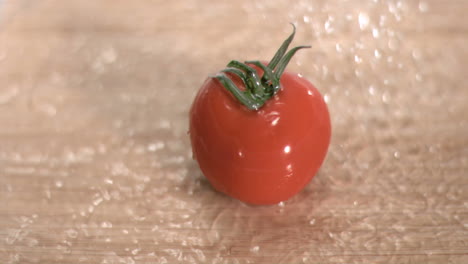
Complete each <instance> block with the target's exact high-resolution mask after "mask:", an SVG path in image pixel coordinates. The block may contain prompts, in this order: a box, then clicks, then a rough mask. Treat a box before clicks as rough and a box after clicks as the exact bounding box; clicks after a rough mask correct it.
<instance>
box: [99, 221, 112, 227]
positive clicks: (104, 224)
mask: <svg viewBox="0 0 468 264" xmlns="http://www.w3.org/2000/svg"><path fill="white" fill-rule="evenodd" d="M101 227H102V228H112V223H111V222H107V221H104V222H102V223H101Z"/></svg>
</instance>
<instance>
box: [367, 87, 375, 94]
mask: <svg viewBox="0 0 468 264" xmlns="http://www.w3.org/2000/svg"><path fill="white" fill-rule="evenodd" d="M368 91H369V94H370V95H375V87H374V86H373V85H371V86H369V90H368Z"/></svg>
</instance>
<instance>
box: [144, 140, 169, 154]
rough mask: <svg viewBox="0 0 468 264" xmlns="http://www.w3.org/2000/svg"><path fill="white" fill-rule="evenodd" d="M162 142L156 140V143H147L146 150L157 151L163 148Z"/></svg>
mask: <svg viewBox="0 0 468 264" xmlns="http://www.w3.org/2000/svg"><path fill="white" fill-rule="evenodd" d="M164 145H165V144H164V142H161V141H160V142H156V143H151V144H149V145H148V147H147V149H148V151H150V152H155V151H158V150H161V149H163V148H164Z"/></svg>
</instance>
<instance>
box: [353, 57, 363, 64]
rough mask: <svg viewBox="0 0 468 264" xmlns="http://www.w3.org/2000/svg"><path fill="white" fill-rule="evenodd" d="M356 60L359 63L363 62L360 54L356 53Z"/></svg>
mask: <svg viewBox="0 0 468 264" xmlns="http://www.w3.org/2000/svg"><path fill="white" fill-rule="evenodd" d="M354 62H356V63H357V64H359V63H361V62H362V58H361V57H359V56H358V55H354Z"/></svg>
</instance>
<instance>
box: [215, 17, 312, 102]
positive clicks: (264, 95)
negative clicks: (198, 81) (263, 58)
mask: <svg viewBox="0 0 468 264" xmlns="http://www.w3.org/2000/svg"><path fill="white" fill-rule="evenodd" d="M291 25H292V26H293V32H292V33H291V35H290V36H289V37H288V38H287V39H286V40H285V41H284V42H283V43H282V44H281V46H280V48H279V49H278V51H276V53H275V56H273V58H272V59H271V61H270V63H268V65H264V64H263V63H261V62H260V61H245V62H244V63H242V62H240V61H237V60H232V61H230V62H229V63H228V64H227V66H226V67H227V68H226V69H224V70H222V71H221V72H220V73H218V74H217V75H216V76H213V77H214V78H216V79H217V80H218V81H219V82H221V84H222V85H223V86H224V88H226V89H227V90H228V91H229V92H231V93H232V94H233V95H234V97H236V98H237V99H238V100H239V101H240V102H241V103H242V104H244V105H245V106H246V107H247V108H248V109H250V110H259V109H260V108H261V107H262V106H263V105H264V104H265V102H266V101H267V100H269V99H270V98H272V97H273V96H274V95H275V94H276V93H277V92H278V91H279V90H280V88H281V86H280V78H281V75H282V74H283V72H284V70H285V69H286V66H287V65H288V63H289V61H290V60H291V58H292V57H293V56H294V54H295V53H296V52H297V51H298V50H300V49H304V48H310V47H311V46H297V47H294V48H292V49H291V50H289V51H287V50H288V47H289V44H291V42H292V40H293V38H294V35H295V34H296V27H295V26H294V24H291ZM248 64H251V65H254V66H256V67H258V68H260V69H261V70H262V71H263V76H262V77H260V76H259V75H258V73H257V71H256V70H255V69H254V68H252V67H251V66H249V65H248ZM226 73H231V74H233V75H235V76H237V77H239V78H240V79H241V80H242V82H243V83H244V86H245V90H241V89H239V87H237V86H236V84H234V82H233V81H232V80H231V79H230V78H229V77H228V76H227V75H226Z"/></svg>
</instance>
